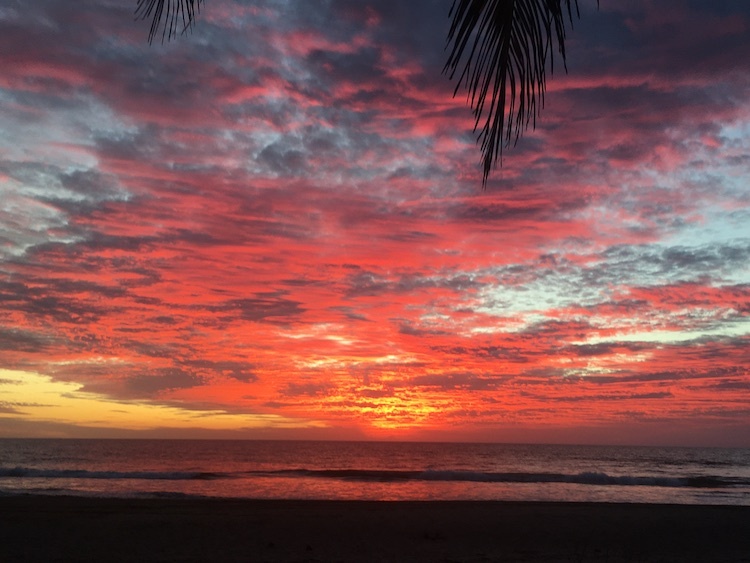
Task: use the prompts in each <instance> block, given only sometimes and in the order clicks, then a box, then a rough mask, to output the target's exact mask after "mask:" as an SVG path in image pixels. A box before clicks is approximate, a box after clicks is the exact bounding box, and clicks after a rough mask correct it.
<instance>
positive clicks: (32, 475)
mask: <svg viewBox="0 0 750 563" xmlns="http://www.w3.org/2000/svg"><path fill="white" fill-rule="evenodd" d="M14 477H15V478H26V479H141V480H166V481H196V480H215V479H242V478H245V479H248V478H253V477H255V478H258V477H272V478H273V477H277V478H292V479H293V478H306V479H332V480H344V481H365V482H380V483H393V482H408V481H442V482H449V481H454V482H476V483H526V484H528V483H570V484H576V485H608V486H640V487H691V488H728V487H737V486H747V485H750V481H747V480H743V479H732V478H727V477H718V476H700V477H661V476H660V477H653V476H638V475H607V474H606V473H598V472H583V473H575V474H565V473H495V472H477V471H441V470H434V469H429V470H424V471H394V470H367V469H282V470H276V471H246V472H234V473H208V472H187V471H89V470H85V469H35V468H27V467H13V468H0V478H14Z"/></svg>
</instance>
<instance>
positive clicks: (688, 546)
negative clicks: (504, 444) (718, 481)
mask: <svg viewBox="0 0 750 563" xmlns="http://www.w3.org/2000/svg"><path fill="white" fill-rule="evenodd" d="M0 561H3V562H16V561H19V562H22V561H40V562H41V561H44V562H52V561H91V562H93V561H96V562H114V561H133V562H144V563H145V562H154V561H160V562H172V561H182V562H197V561H211V562H214V561H216V562H221V561H243V562H250V561H310V562H312V561H431V562H432V561H437V562H439V561H444V562H449V561H450V562H458V561H484V562H486V561H610V562H612V561H675V562H677V561H701V562H709V561H711V562H713V561H750V507H733V506H727V507H723V506H680V505H642V504H641V505H639V504H598V503H597V504H588V503H586V504H583V503H570V504H567V503H515V502H350V501H342V502H337V501H260V500H218V499H216V500H214V499H205V500H201V499H167V500H150V499H139V500H131V499H97V498H78V497H54V496H47V497H44V496H9V497H0Z"/></svg>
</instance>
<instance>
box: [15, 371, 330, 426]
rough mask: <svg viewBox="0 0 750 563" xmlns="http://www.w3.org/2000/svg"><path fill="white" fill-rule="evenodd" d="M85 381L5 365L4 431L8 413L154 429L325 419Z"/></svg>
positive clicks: (289, 423) (287, 423)
mask: <svg viewBox="0 0 750 563" xmlns="http://www.w3.org/2000/svg"><path fill="white" fill-rule="evenodd" d="M81 388H82V385H81V384H79V383H72V382H65V381H55V380H54V379H52V378H51V377H49V376H47V375H43V374H39V373H33V372H27V371H15V370H6V369H0V407H5V409H4V410H5V411H7V412H1V411H0V434H2V430H1V426H2V420H3V418H6V419H7V418H22V419H26V420H33V421H45V422H52V423H63V424H73V425H78V426H88V427H98V428H117V429H128V430H148V429H154V428H193V427H200V428H204V429H211V430H237V429H249V428H301V427H311V426H315V427H321V426H324V424H323V423H320V422H315V421H309V420H300V419H292V418H287V417H283V416H280V415H275V414H243V413H231V412H225V411H221V410H195V409H187V408H182V407H180V406H179V405H164V404H156V403H149V402H146V401H127V402H125V401H117V400H114V399H111V398H108V397H105V396H103V395H100V394H97V393H90V392H86V391H82V390H81Z"/></svg>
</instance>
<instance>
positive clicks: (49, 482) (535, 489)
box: [0, 439, 750, 505]
mask: <svg viewBox="0 0 750 563" xmlns="http://www.w3.org/2000/svg"><path fill="white" fill-rule="evenodd" d="M17 494H33V495H37V494H40V495H82V496H97V497H145V498H148V497H156V498H163V497H223V498H254V499H329V500H332V499H337V500H503V501H505V500H508V501H566V502H626V503H668V504H700V505H715V504H732V505H750V449H725V448H675V447H623V446H611V447H610V446H570V445H522V444H474V443H407V442H307V441H299V442H295V441H221V440H67V439H2V440H0V495H17Z"/></svg>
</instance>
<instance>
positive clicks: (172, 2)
mask: <svg viewBox="0 0 750 563" xmlns="http://www.w3.org/2000/svg"><path fill="white" fill-rule="evenodd" d="M202 3H203V0H138V6H137V7H136V9H135V17H136V18H137V19H142V20H145V19H148V18H151V29H150V30H149V33H148V42H149V43H151V42H152V41H153V39H154V37H155V36H156V35H157V34H158V32H159V28H160V27H161V28H162V33H161V40H162V42H163V41H164V39H167V40H169V39H171V38H172V37H176V36H177V30H178V29H179V30H180V33H184V32H185V31H187V30H188V29H189V28H190V27H191V26H192V25H193V22H194V21H195V16H196V14H197V13H198V12H199V11H200V7H201V4H202ZM162 21H163V24H162Z"/></svg>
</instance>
